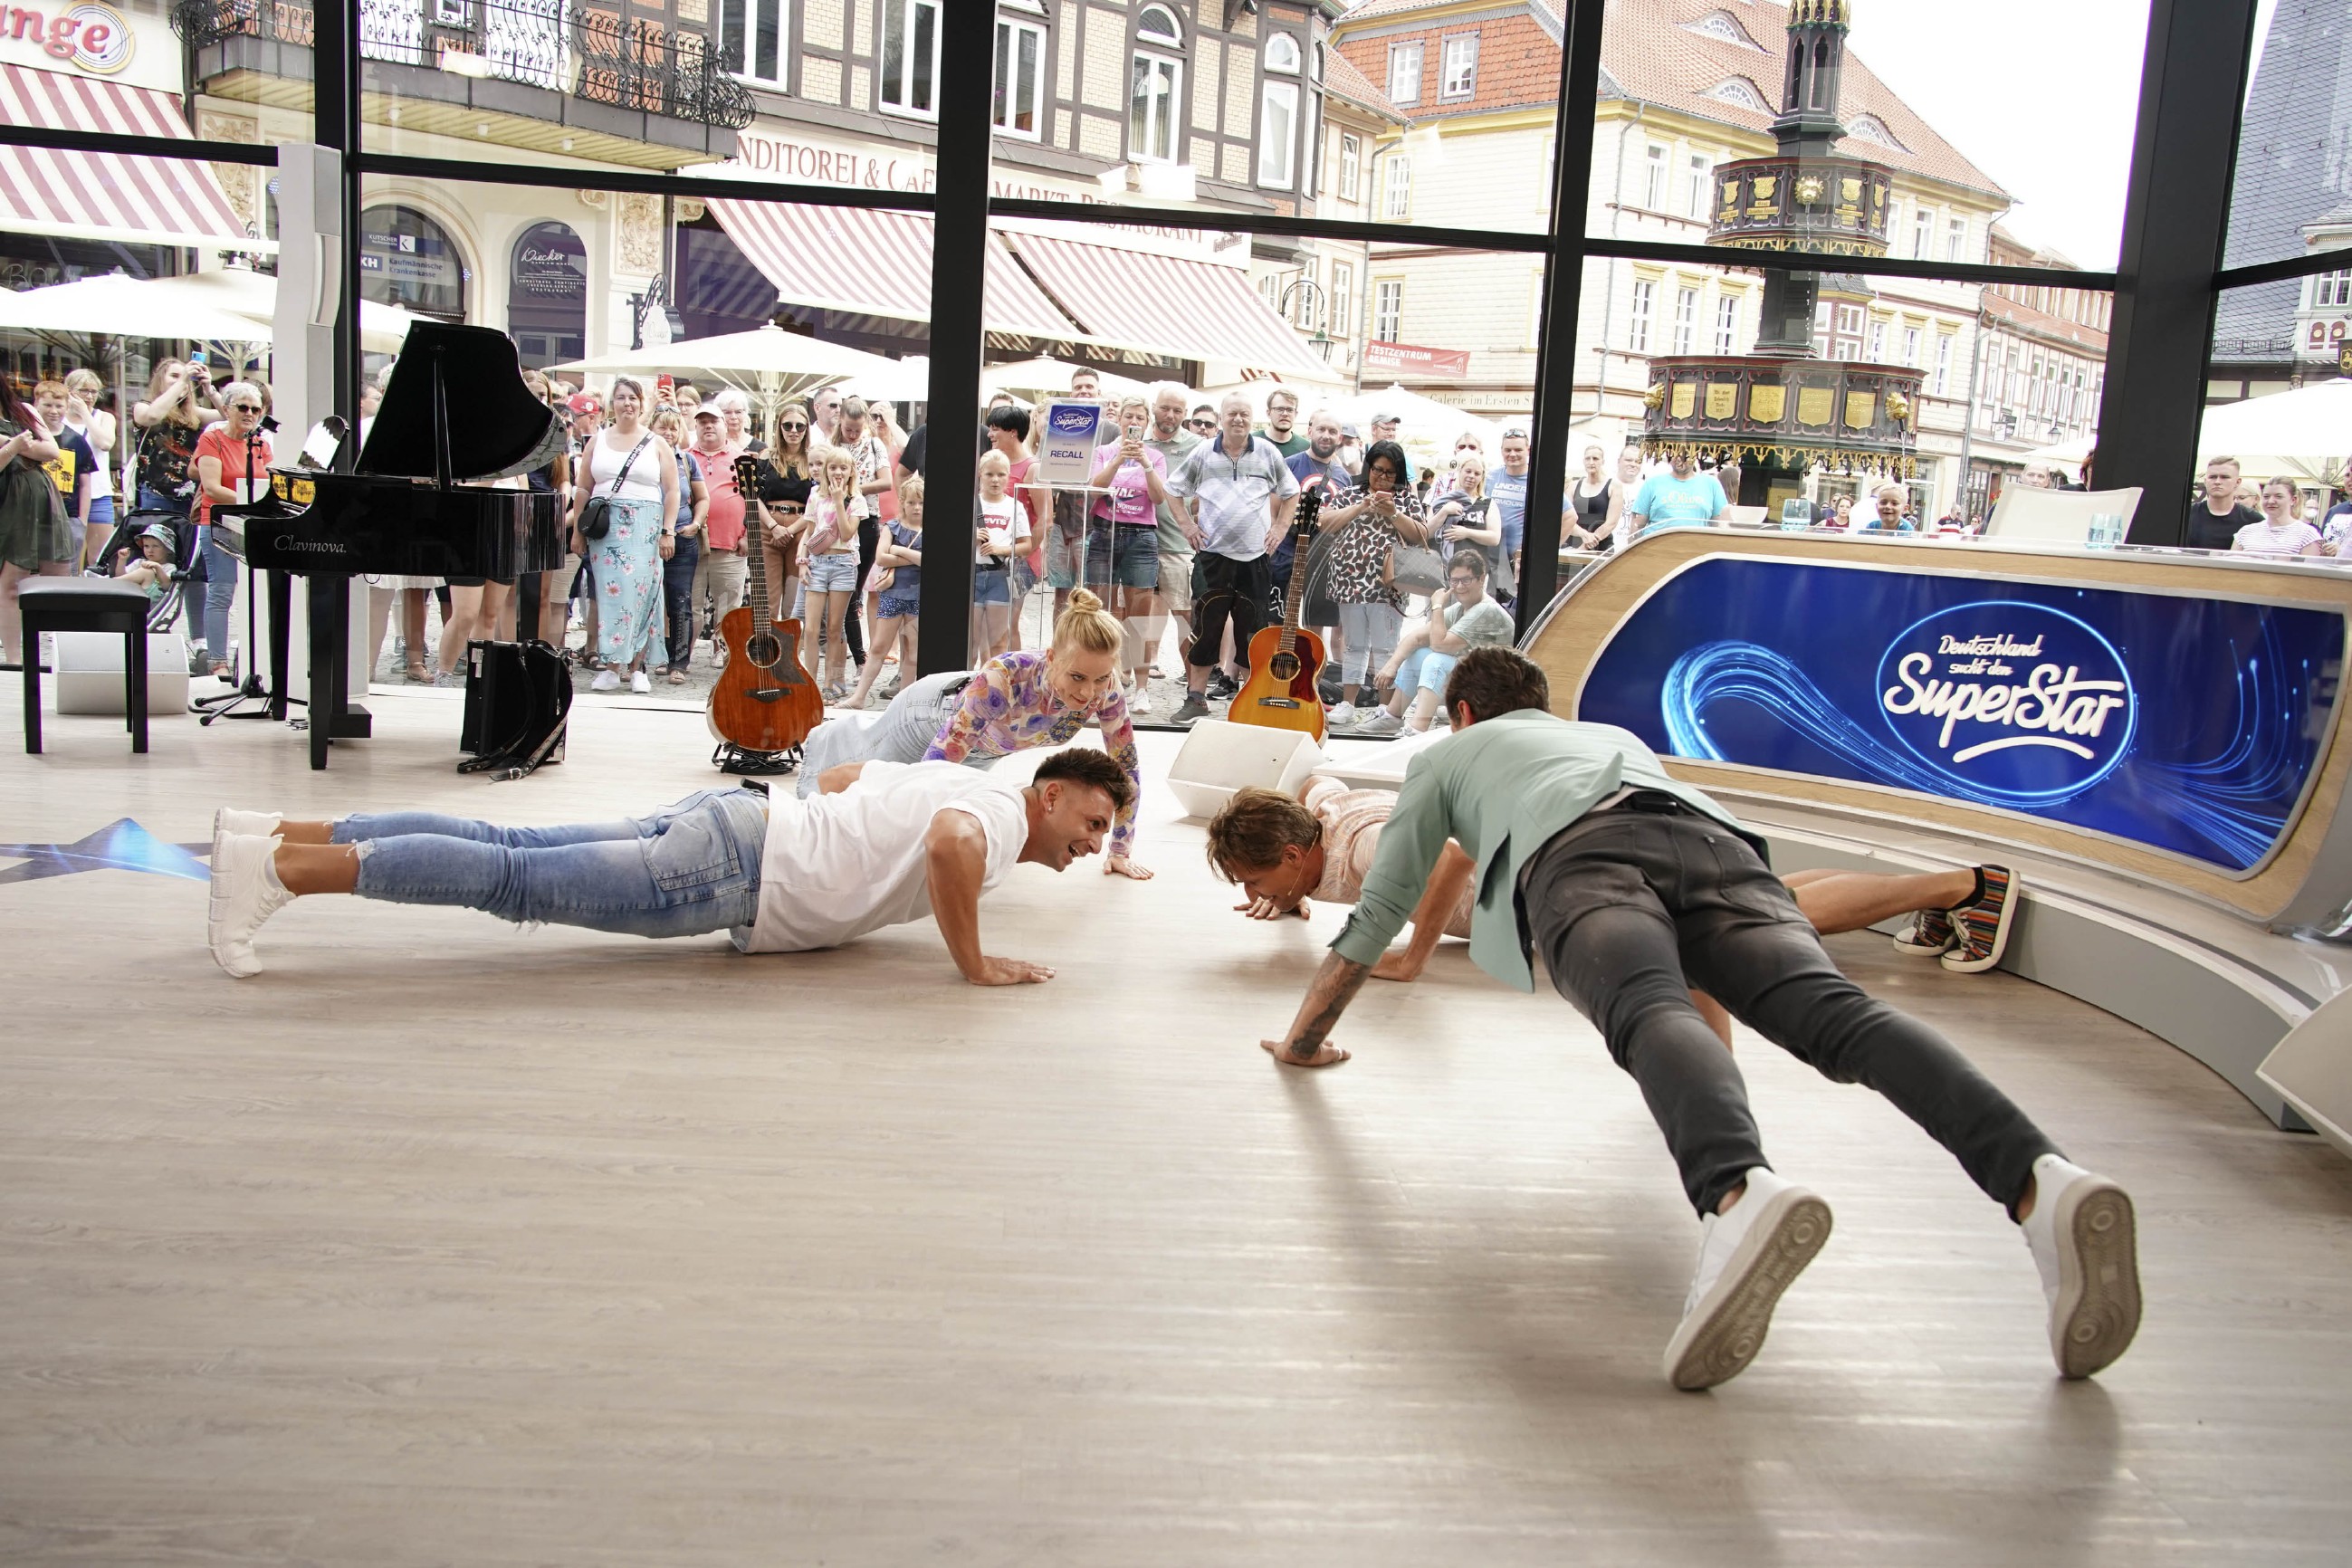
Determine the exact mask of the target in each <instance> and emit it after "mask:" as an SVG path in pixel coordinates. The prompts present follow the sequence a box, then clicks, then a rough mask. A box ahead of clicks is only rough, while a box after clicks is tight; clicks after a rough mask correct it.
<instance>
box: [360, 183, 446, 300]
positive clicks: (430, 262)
mask: <svg viewBox="0 0 2352 1568" xmlns="http://www.w3.org/2000/svg"><path fill="white" fill-rule="evenodd" d="M468 276H470V273H469V272H468V270H467V266H466V258H465V257H464V255H463V254H462V253H460V252H459V250H458V249H457V244H456V242H455V241H453V240H452V239H451V238H450V237H449V231H448V230H446V229H445V228H443V227H442V226H440V225H439V224H438V223H436V222H435V221H434V220H433V219H431V218H429V217H427V216H425V215H424V214H423V213H421V212H418V211H417V210H416V209H415V208H414V207H405V206H380V207H370V208H368V210H367V211H365V212H363V213H362V214H361V215H360V296H361V298H362V299H367V300H374V301H375V302H376V303H377V304H379V305H399V306H403V307H404V308H405V309H408V310H415V311H416V312H418V313H419V314H421V315H427V316H438V317H439V318H441V319H442V320H443V321H464V320H465V319H466V279H467V277H468Z"/></svg>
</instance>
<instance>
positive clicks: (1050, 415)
mask: <svg viewBox="0 0 2352 1568" xmlns="http://www.w3.org/2000/svg"><path fill="white" fill-rule="evenodd" d="M1044 417H1045V435H1044V437H1042V438H1041V439H1040V440H1039V441H1038V443H1037V468H1038V474H1037V477H1038V478H1039V479H1043V480H1045V482H1046V483H1047V484H1052V485H1083V484H1085V483H1086V482H1087V480H1088V479H1092V478H1093V477H1094V460H1095V448H1096V447H1099V446H1101V445H1102V435H1103V430H1102V426H1103V411H1102V405H1101V404H1099V403H1091V402H1087V401H1086V400H1085V399H1082V398H1066V397H1057V398H1055V399H1053V400H1051V401H1050V402H1048V403H1046V404H1045V408H1044Z"/></svg>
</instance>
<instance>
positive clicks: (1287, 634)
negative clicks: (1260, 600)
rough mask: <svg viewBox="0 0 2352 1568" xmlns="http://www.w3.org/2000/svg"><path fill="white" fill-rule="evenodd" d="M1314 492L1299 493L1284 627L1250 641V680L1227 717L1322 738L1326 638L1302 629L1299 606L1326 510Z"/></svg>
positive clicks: (1292, 528) (1292, 527) (1271, 628)
mask: <svg viewBox="0 0 2352 1568" xmlns="http://www.w3.org/2000/svg"><path fill="white" fill-rule="evenodd" d="M1322 505H1323V503H1322V497H1321V493H1320V490H1319V489H1318V488H1316V487H1312V486H1310V487H1308V488H1307V489H1302V490H1300V491H1299V492H1298V510H1297V515H1296V516H1294V517H1293V518H1292V520H1291V524H1290V532H1291V540H1292V542H1293V546H1294V548H1293V550H1292V552H1291V553H1292V559H1293V560H1294V562H1295V563H1296V564H1294V565H1293V566H1292V567H1291V571H1290V592H1289V593H1287V594H1286V595H1284V596H1283V605H1282V625H1280V626H1267V627H1265V628H1264V629H1263V630H1261V631H1260V632H1259V633H1258V634H1257V635H1256V636H1255V637H1252V638H1250V646H1249V663H1250V673H1249V679H1248V681H1247V682H1246V683H1244V685H1243V687H1242V689H1241V690H1240V691H1238V692H1236V693H1235V694H1234V703H1233V706H1232V707H1231V708H1230V709H1228V710H1226V712H1225V717H1226V719H1227V720H1229V721H1232V722H1234V723H1235V724H1261V725H1264V726H1265V727H1266V728H1267V729H1270V730H1296V731H1299V732H1300V733H1302V734H1307V735H1312V736H1314V737H1315V739H1316V742H1318V744H1319V743H1320V742H1322V739H1323V699H1322V698H1321V697H1319V696H1318V695H1317V693H1316V690H1315V681H1316V679H1317V677H1318V676H1320V675H1321V674H1322V672H1323V663H1324V652H1323V639H1322V638H1321V637H1318V636H1317V635H1316V634H1315V633H1313V632H1310V631H1307V630H1305V629H1304V628H1302V627H1301V626H1299V624H1298V607H1299V605H1301V604H1302V603H1304V602H1305V600H1306V595H1307V551H1308V548H1309V547H1310V546H1311V545H1312V544H1313V543H1314V542H1315V520H1316V518H1317V516H1318V514H1319V513H1320V511H1321V510H1322Z"/></svg>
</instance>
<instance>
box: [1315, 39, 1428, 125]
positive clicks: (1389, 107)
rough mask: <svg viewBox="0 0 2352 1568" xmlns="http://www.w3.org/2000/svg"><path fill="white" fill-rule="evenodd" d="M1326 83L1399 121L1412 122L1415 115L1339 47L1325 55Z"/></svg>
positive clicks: (1350, 98) (1324, 80)
mask: <svg viewBox="0 0 2352 1568" xmlns="http://www.w3.org/2000/svg"><path fill="white" fill-rule="evenodd" d="M1323 87H1324V90H1326V91H1327V92H1336V93H1338V94H1339V96H1340V97H1341V98H1344V99H1346V100H1349V102H1351V103H1360V104H1362V105H1363V106H1364V107H1365V108H1366V109H1369V110H1371V111H1372V112H1373V113H1375V114H1380V115H1385V116H1386V117H1387V118H1389V119H1391V120H1393V121H1397V122H1398V123H1399V124H1409V123H1411V121H1412V116H1411V115H1409V114H1407V113H1406V112H1405V111H1404V110H1402V109H1399V108H1398V107H1397V106H1396V105H1395V104H1393V103H1391V102H1390V101H1389V96H1388V94H1387V93H1384V92H1382V91H1381V89H1379V88H1378V87H1375V86H1374V85H1373V84H1372V79H1371V78H1370V77H1368V76H1366V75H1365V74H1364V73H1363V72H1362V71H1360V70H1358V69H1357V68H1356V62H1355V61H1353V60H1351V59H1349V58H1348V57H1347V56H1345V55H1343V54H1341V53H1340V52H1339V50H1337V49H1330V50H1327V51H1326V52H1325V53H1324V56H1323Z"/></svg>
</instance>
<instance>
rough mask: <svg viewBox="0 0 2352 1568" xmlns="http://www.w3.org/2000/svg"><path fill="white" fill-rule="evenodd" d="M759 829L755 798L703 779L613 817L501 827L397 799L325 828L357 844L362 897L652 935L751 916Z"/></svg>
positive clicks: (719, 927) (761, 837) (761, 803)
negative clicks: (405, 806) (658, 803)
mask: <svg viewBox="0 0 2352 1568" xmlns="http://www.w3.org/2000/svg"><path fill="white" fill-rule="evenodd" d="M767 836H768V805H767V802H766V801H765V800H764V799H762V798H761V796H759V795H755V794H753V793H751V791H749V790H740V789H729V790H716V789H707V790H700V791H698V792H696V793H695V794H693V795H688V796H687V797H686V798H685V799H684V800H682V801H679V802H678V803H677V805H671V806H665V807H664V808H663V809H661V810H660V811H657V812H656V813H654V814H653V815H652V816H638V817H624V818H622V819H620V820H619V821H615V822H596V823H583V824H580V825H577V826H566V827H499V826H496V825H495V824H492V823H488V822H469V821H467V820H466V819H464V818H462V817H456V816H436V815H434V814H433V813H431V812H423V811H401V812H391V813H387V814H383V815H380V816H347V817H345V818H343V819H342V820H341V821H340V822H338V823H336V824H335V825H334V832H333V835H332V837H333V841H334V842H335V843H337V844H356V845H358V846H360V870H359V886H358V887H357V888H356V889H353V890H354V891H356V892H357V893H358V894H359V895H360V897H362V898H363V899H383V900H388V901H390V902H393V903H399V904H446V905H453V906H455V907H456V908H458V909H466V910H481V911H482V912H483V913H485V914H492V915H496V916H498V917H499V919H500V920H504V921H518V922H520V921H547V922H549V923H551V924H555V925H573V926H586V927H587V928H588V929H589V930H591V931H617V932H619V933H621V934H622V935H625V936H653V937H662V936H700V935H703V934H704V933H706V932H709V931H725V930H727V929H729V928H730V927H733V926H749V925H750V924H751V921H752V919H753V917H754V916H755V915H756V914H757V913H758V912H759V907H760V852H761V847H762V846H763V845H764V844H765V843H766V841H767Z"/></svg>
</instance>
